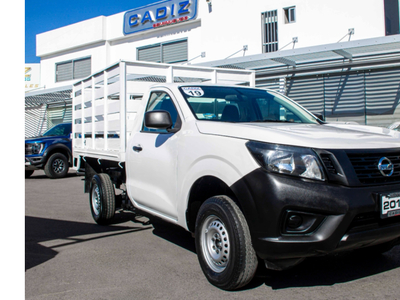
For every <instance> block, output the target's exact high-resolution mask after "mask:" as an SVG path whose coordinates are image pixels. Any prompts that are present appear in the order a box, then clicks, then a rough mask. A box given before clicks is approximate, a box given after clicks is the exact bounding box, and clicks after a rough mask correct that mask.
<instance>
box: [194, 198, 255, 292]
mask: <svg viewBox="0 0 400 300" xmlns="http://www.w3.org/2000/svg"><path fill="white" fill-rule="evenodd" d="M196 252H197V256H198V259H199V263H200V266H201V268H202V270H203V273H204V275H205V276H206V278H207V280H208V281H209V282H210V283H211V284H213V285H215V286H217V287H219V288H221V289H224V290H235V289H238V288H240V287H242V286H245V285H246V284H248V283H249V282H250V281H251V280H252V278H253V277H254V274H255V272H256V269H257V265H258V260H257V256H256V253H255V251H254V249H253V246H252V244H251V236H250V231H249V228H248V226H247V222H246V219H245V217H244V215H243V213H242V212H241V210H240V209H239V207H238V206H237V205H236V204H235V203H234V202H233V201H232V199H230V198H229V197H227V196H216V197H212V198H209V199H208V200H206V201H205V202H204V203H203V205H202V206H201V207H200V210H199V213H198V216H197V219H196Z"/></svg>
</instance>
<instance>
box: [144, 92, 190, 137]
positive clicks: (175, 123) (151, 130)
mask: <svg viewBox="0 0 400 300" xmlns="http://www.w3.org/2000/svg"><path fill="white" fill-rule="evenodd" d="M154 93H164V94H166V95H167V96H168V97H169V98H170V101H171V103H172V105H173V106H174V108H175V110H176V119H175V120H172V123H173V126H172V128H171V129H175V130H174V131H173V132H177V131H179V130H180V129H181V126H182V119H181V117H180V115H179V109H178V106H177V105H176V104H175V101H174V100H173V97H171V94H170V93H169V92H167V91H164V90H154V91H151V92H150V95H149V100H148V102H147V105H146V109H145V111H144V114H146V113H147V112H149V111H157V110H158V109H152V110H149V106H150V100H151V97H152V95H153V94H154ZM166 111H167V110H166ZM168 112H169V111H168ZM169 114H170V115H171V113H170V112H169ZM171 119H172V116H171ZM144 121H145V118H144V117H143V121H142V127H141V129H140V132H141V133H152V134H170V133H172V132H171V131H168V130H166V129H154V128H147V127H146V126H145V124H144Z"/></svg>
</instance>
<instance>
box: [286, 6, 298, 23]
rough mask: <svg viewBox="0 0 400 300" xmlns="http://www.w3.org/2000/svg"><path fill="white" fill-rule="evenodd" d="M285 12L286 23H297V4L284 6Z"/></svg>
mask: <svg viewBox="0 0 400 300" xmlns="http://www.w3.org/2000/svg"><path fill="white" fill-rule="evenodd" d="M291 12H293V16H292V14H291ZM283 14H284V16H285V24H292V23H296V20H297V16H296V6H295V5H294V6H289V7H284V8H283ZM292 17H293V18H292Z"/></svg>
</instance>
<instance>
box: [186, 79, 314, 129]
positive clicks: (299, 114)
mask: <svg viewBox="0 0 400 300" xmlns="http://www.w3.org/2000/svg"><path fill="white" fill-rule="evenodd" d="M180 90H181V93H182V95H183V96H184V97H185V99H186V101H187V103H188V104H189V106H190V108H191V110H192V112H193V114H194V115H195V116H196V118H197V119H198V120H209V121H222V122H235V123H236V122H290V123H312V124H318V122H317V120H316V118H315V117H314V116H312V115H311V114H310V113H308V112H307V111H306V110H304V109H303V108H302V107H301V106H300V105H298V104H297V103H295V102H294V101H292V100H290V99H289V98H287V97H285V96H283V95H281V94H279V93H276V92H272V91H266V90H261V89H249V88H240V87H218V86H190V87H180Z"/></svg>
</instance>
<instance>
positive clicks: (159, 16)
mask: <svg viewBox="0 0 400 300" xmlns="http://www.w3.org/2000/svg"><path fill="white" fill-rule="evenodd" d="M196 14H197V0H186V1H182V0H167V1H162V2H157V3H154V4H150V5H147V6H143V7H141V8H137V9H133V10H130V11H127V12H126V13H125V16H124V34H132V33H136V32H140V31H144V30H149V29H155V28H160V27H164V26H168V25H173V24H178V23H181V22H185V21H189V20H192V19H195V18H196Z"/></svg>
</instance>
